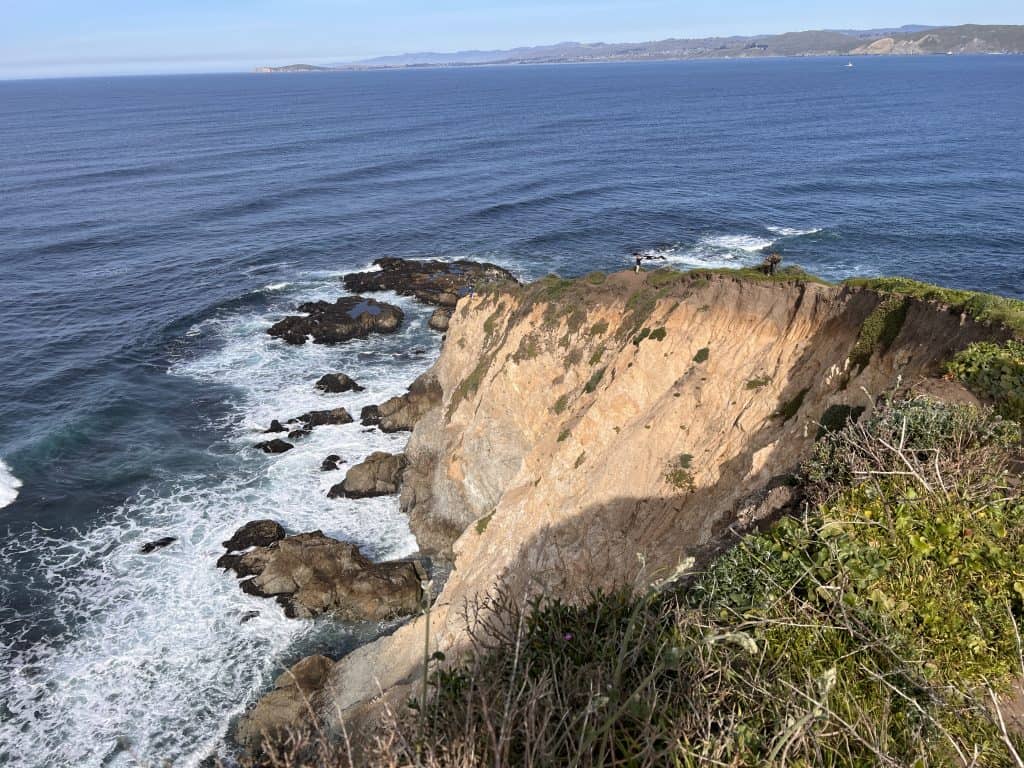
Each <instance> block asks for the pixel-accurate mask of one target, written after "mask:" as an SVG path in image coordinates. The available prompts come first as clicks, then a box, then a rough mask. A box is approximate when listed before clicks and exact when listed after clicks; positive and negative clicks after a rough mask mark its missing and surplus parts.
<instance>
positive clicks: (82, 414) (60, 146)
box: [0, 56, 1024, 768]
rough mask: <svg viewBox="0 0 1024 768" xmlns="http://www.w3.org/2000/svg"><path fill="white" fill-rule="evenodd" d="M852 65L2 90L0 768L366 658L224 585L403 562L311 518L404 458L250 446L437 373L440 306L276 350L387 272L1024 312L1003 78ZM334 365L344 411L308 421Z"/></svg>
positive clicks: (204, 738)
mask: <svg viewBox="0 0 1024 768" xmlns="http://www.w3.org/2000/svg"><path fill="white" fill-rule="evenodd" d="M845 64H846V60H840V59H813V58H812V59H772V60H761V61H756V60H744V61H693V62H666V63H643V64H640V63H628V64H627V63H623V64H601V65H561V66H521V67H479V68H463V69H424V70H410V71H394V72H346V73H336V74H334V73H332V74H304V75H276V76H266V75H263V76H257V75H209V76H181V77H136V78H118V79H77V80H75V79H68V80H49V81H21V82H0V286H2V287H3V302H2V304H0V363H2V370H3V372H4V376H2V377H0V531H2V537H0V764H8V765H18V766H22V765H23V766H39V768H42V767H43V766H47V767H48V768H52V767H53V766H86V767H88V766H97V767H98V766H128V765H135V764H137V763H138V762H140V761H144V760H149V761H152V762H154V763H155V762H157V761H159V760H162V759H171V760H173V761H174V764H175V765H181V766H193V765H197V764H198V763H199V762H201V761H202V760H203V759H204V758H205V757H207V756H208V755H210V754H217V753H220V754H226V752H225V750H226V749H227V748H226V747H225V742H224V736H225V734H226V732H227V730H228V729H229V727H230V724H231V722H232V719H233V718H234V717H236V716H237V715H238V714H239V713H241V712H242V711H244V710H245V709H246V707H248V706H249V705H251V704H252V702H253V701H255V699H256V697H257V696H258V695H259V694H260V693H261V692H262V691H264V690H266V688H267V686H268V685H269V684H270V683H271V681H272V680H273V678H274V676H275V675H276V674H277V673H279V672H280V671H281V670H282V669H283V667H284V666H285V665H287V664H289V663H292V662H294V661H295V660H296V659H297V658H299V657H301V656H302V655H304V654H306V653H309V652H313V651H319V652H326V653H329V654H331V655H334V656H335V657H336V656H338V655H340V654H342V653H344V652H345V651H346V650H348V649H350V648H352V647H354V646H355V645H356V644H358V643H359V642H362V641H364V640H365V639H366V638H367V637H370V636H372V635H373V634H374V633H375V632H379V631H381V630H382V629H383V630H385V631H386V629H387V627H384V628H381V627H376V626H350V625H341V624H339V623H337V622H332V621H329V620H318V621H315V622H302V621H294V620H289V619H286V618H284V616H283V615H282V613H281V611H280V609H279V608H278V607H277V606H276V605H275V604H274V603H273V602H271V601H262V600H259V599H257V598H253V597H248V596H246V595H244V594H242V592H241V591H240V590H239V589H238V587H237V585H236V583H235V581H234V579H233V578H232V577H230V576H228V575H224V574H222V573H221V572H220V571H218V570H217V569H216V568H215V567H214V561H215V559H216V557H217V556H218V555H219V554H220V553H221V551H222V549H221V547H220V542H221V541H222V540H223V539H225V538H227V536H228V535H230V534H231V532H232V531H233V530H234V529H235V528H236V527H237V526H239V525H240V524H242V523H244V522H246V521H247V520H250V519H254V518H260V517H272V518H275V519H277V520H279V521H281V522H282V523H283V524H284V525H285V526H286V527H287V528H288V529H289V530H291V531H294V532H298V531H307V530H314V529H322V530H323V531H324V532H325V533H327V534H329V535H333V536H337V537H341V538H344V539H346V540H349V541H353V542H355V543H357V544H359V545H360V546H361V547H363V548H364V550H365V551H366V552H367V554H369V555H371V556H372V557H375V558H392V557H399V556H404V555H409V554H412V553H413V552H415V551H416V544H415V540H414V539H413V537H412V536H411V534H410V532H409V528H408V525H407V523H406V521H405V519H404V518H403V516H402V515H401V514H400V512H399V510H398V504H397V500H395V499H393V498H385V499H373V500H361V501H354V500H329V499H327V497H326V489H327V488H328V487H329V486H330V485H331V484H333V483H334V482H338V481H339V480H340V477H339V476H338V475H337V474H336V473H322V472H320V470H319V466H320V462H321V461H322V459H323V458H324V457H325V456H326V455H328V454H330V453H338V454H341V455H342V456H343V457H345V458H346V459H347V460H348V461H349V463H350V464H351V463H354V462H355V461H358V460H359V459H361V458H362V457H363V456H365V455H366V454H368V453H370V452H371V451H373V450H390V451H398V450H401V448H402V445H403V443H404V441H405V438H406V436H404V435H401V434H399V435H385V434H382V433H380V432H366V431H364V430H363V428H362V427H361V426H360V425H359V424H358V423H356V424H352V425H347V426H332V427H322V428H319V429H317V430H316V431H315V432H314V433H313V435H312V436H310V437H309V438H306V439H305V440H303V441H301V442H299V443H298V444H297V445H298V447H297V448H296V450H293V451H291V452H289V453H287V454H284V455H281V456H266V455H264V454H262V453H260V452H259V451H256V450H255V449H254V448H253V444H254V443H255V442H257V441H258V440H259V439H261V430H263V429H265V428H266V427H267V425H268V424H269V422H270V420H271V419H273V418H288V417H292V416H297V415H299V414H300V413H303V412H304V411H307V410H310V409H313V408H326V407H333V406H336V405H344V406H345V407H346V408H348V409H349V410H350V411H355V412H358V410H359V408H360V407H361V406H362V405H366V404H369V403H376V402H380V401H382V400H383V399H385V398H387V397H389V396H391V395H394V394H398V393H400V392H401V391H403V390H404V388H405V386H406V385H407V384H408V383H410V382H411V381H412V379H413V378H415V376H416V375H418V374H419V373H420V372H422V371H424V370H425V369H426V368H427V367H428V366H429V365H430V364H431V362H432V361H433V359H435V358H436V355H437V353H438V336H437V335H436V334H434V333H433V332H431V331H429V330H428V329H427V327H426V320H427V317H428V316H429V309H428V308H426V307H422V306H417V305H416V304H415V303H413V302H411V301H408V300H406V299H397V298H396V297H394V296H388V295H384V296H383V297H381V298H385V299H387V300H392V301H396V302H397V303H399V304H400V305H401V306H402V307H403V308H404V309H405V310H406V311H407V322H406V324H405V326H404V328H403V330H402V331H401V332H400V333H399V334H397V335H395V336H380V337H372V338H370V339H367V340H363V341H354V342H351V343H348V344H345V345H340V346H336V347H324V346H319V345H308V344H307V345H305V346H302V347H289V346H287V345H285V344H283V343H282V342H280V341H277V340H275V339H271V338H270V337H269V336H267V334H266V333H265V330H266V329H267V327H269V325H270V324H271V322H273V321H274V320H276V319H279V318H280V317H281V316H283V315H284V314H285V313H287V312H288V311H289V310H291V309H293V308H294V306H295V305H296V304H297V303H298V302H300V301H304V300H309V299H316V298H324V299H333V298H335V297H337V296H340V295H342V294H343V293H344V291H343V289H342V287H341V285H340V283H339V280H338V277H339V275H341V274H344V273H345V272H348V271H352V270H358V269H364V268H367V267H369V265H370V264H371V263H372V261H373V259H375V258H377V257H380V256H401V257H408V258H420V257H431V258H443V259H453V258H471V259H481V260H486V261H492V262H495V263H498V264H501V265H503V266H506V267H508V268H509V269H511V270H513V271H514V272H515V273H517V274H518V275H520V276H521V277H522V278H524V279H530V278H535V277H539V276H542V275H544V274H546V273H549V272H557V273H559V274H562V275H567V276H571V275H578V274H581V273H585V272H588V271H591V270H597V269H602V270H614V269H618V268H625V267H628V266H629V265H630V263H631V262H630V260H629V254H630V252H631V251H633V250H634V249H641V250H645V251H649V252H651V254H652V255H658V256H662V257H664V259H665V263H667V264H670V265H673V266H677V267H696V266H732V265H735V266H741V265H747V264H752V263H757V262H759V261H760V259H761V258H762V254H763V253H764V251H765V249H768V248H771V249H774V250H777V251H778V252H780V253H781V254H782V255H783V257H784V264H792V263H796V264H799V265H801V266H803V267H804V268H806V269H808V270H810V271H812V272H815V273H817V274H819V275H821V276H823V277H826V278H834V279H839V278H844V277H848V276H853V275H878V274H900V275H907V276H910V277H915V278H919V279H924V280H929V281H932V282H938V283H942V284H944V285H950V286H956V287H964V288H972V289H983V290H987V291H993V292H997V293H1001V294H1005V295H1010V296H1018V297H1020V296H1024V280H1022V277H1024V131H1022V130H1021V125H1022V124H1024V57H996V56H989V57H922V58H878V59H860V58H858V59H856V61H855V66H854V67H853V68H847V67H846V66H845ZM330 371H344V372H346V373H348V374H350V375H351V376H353V377H354V378H355V379H357V380H358V381H359V382H360V383H361V384H363V385H364V386H365V387H366V391H365V392H362V393H348V394H344V395H323V394H320V393H318V392H316V391H315V390H314V389H313V386H312V385H313V382H314V381H315V380H316V379H317V378H318V377H319V376H320V375H321V374H323V373H326V372H330ZM162 536H173V537H176V538H177V541H176V542H175V543H174V544H172V545H171V546H169V547H167V548H166V549H162V550H159V551H157V552H154V553H152V554H148V555H143V554H141V553H140V552H139V547H140V546H141V545H142V544H143V543H145V542H147V541H151V540H154V539H158V538H160V537H162ZM253 610H256V611H259V616H258V617H256V618H255V619H253V620H252V621H246V622H244V623H242V622H241V618H242V617H243V616H244V615H245V614H246V613H247V612H249V611H253Z"/></svg>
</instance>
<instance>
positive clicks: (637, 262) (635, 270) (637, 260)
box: [633, 251, 644, 275]
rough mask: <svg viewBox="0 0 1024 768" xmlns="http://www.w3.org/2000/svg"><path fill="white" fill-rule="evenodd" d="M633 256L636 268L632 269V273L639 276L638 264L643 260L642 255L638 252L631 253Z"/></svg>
mask: <svg viewBox="0 0 1024 768" xmlns="http://www.w3.org/2000/svg"><path fill="white" fill-rule="evenodd" d="M633 256H634V257H635V258H636V267H634V268H633V271H634V272H635V273H636V274H638V275H639V274H640V264H641V262H642V261H643V260H644V255H643V254H642V253H641V252H640V251H633Z"/></svg>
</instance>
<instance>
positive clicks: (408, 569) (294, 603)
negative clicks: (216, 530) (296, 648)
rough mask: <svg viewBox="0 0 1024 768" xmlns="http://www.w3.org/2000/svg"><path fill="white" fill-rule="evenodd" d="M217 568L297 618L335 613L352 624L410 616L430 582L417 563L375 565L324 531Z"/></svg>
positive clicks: (254, 551) (257, 550)
mask: <svg viewBox="0 0 1024 768" xmlns="http://www.w3.org/2000/svg"><path fill="white" fill-rule="evenodd" d="M217 564H218V565H219V566H220V567H222V568H228V569H230V570H233V571H234V572H235V573H236V574H237V575H238V576H239V577H240V578H243V579H245V580H244V581H242V582H241V587H242V590H243V591H244V592H246V593H248V594H250V595H256V596H258V597H275V598H277V601H278V602H279V603H280V604H281V605H282V606H283V607H284V611H285V614H286V615H287V616H289V617H292V618H312V617H313V616H318V615H320V614H323V613H332V614H335V615H337V616H338V617H339V618H343V619H348V620H352V621H364V620H369V621H382V620H384V619H389V618H392V617H394V616H402V615H405V614H409V613H412V612H413V611H415V610H416V608H417V607H418V606H419V602H420V582H421V581H422V580H423V579H424V578H425V577H424V573H423V571H422V570H421V568H420V567H419V565H418V564H417V563H415V562H411V561H396V562H389V563H373V562H371V561H370V560H368V559H367V558H366V557H364V556H363V555H362V553H360V551H359V548H358V547H357V546H355V545H354V544H349V543H348V542H343V541H337V540H336V539H331V538H329V537H327V536H325V535H324V534H323V533H322V532H320V531H314V532H312V533H300V534H298V535H296V536H287V537H285V538H283V539H280V540H278V541H275V542H273V543H272V544H270V545H268V546H265V547H256V548H255V549H252V550H250V551H248V552H246V553H245V554H243V555H230V554H229V555H225V556H223V557H221V559H220V560H219V561H218V563H217ZM250 576H251V577H252V578H246V577H250Z"/></svg>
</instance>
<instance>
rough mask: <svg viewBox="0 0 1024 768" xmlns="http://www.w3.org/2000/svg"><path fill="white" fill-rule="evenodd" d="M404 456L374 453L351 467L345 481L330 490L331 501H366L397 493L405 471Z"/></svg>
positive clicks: (381, 452)
mask: <svg viewBox="0 0 1024 768" xmlns="http://www.w3.org/2000/svg"><path fill="white" fill-rule="evenodd" d="M405 465H406V461H405V456H403V455H402V454H398V455H393V454H390V453H384V452H383V451H375V452H374V453H371V454H370V455H369V456H368V457H367V458H366V459H364V460H363V461H361V462H360V463H359V464H356V465H355V466H354V467H352V468H351V469H350V470H349V471H348V473H346V475H345V479H344V480H343V481H342V482H340V483H338V484H337V485H336V486H334V487H333V488H331V490H330V492H328V494H327V495H328V496H330V497H331V498H332V499H335V498H342V497H344V498H347V499H366V498H370V497H373V496H390V495H392V494H395V493H398V488H399V484H400V483H401V482H402V473H403V472H404V471H405Z"/></svg>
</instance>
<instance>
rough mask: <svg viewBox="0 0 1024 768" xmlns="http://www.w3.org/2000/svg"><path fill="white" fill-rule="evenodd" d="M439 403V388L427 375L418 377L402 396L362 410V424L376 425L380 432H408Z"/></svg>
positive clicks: (435, 381) (434, 380)
mask: <svg viewBox="0 0 1024 768" xmlns="http://www.w3.org/2000/svg"><path fill="white" fill-rule="evenodd" d="M440 402H441V387H440V385H439V384H438V383H437V379H436V378H434V377H433V376H431V375H430V374H429V373H427V374H424V375H423V376H420V377H419V378H418V379H416V381H414V382H413V383H412V386H410V387H409V391H408V392H406V393H405V394H404V395H399V396H398V397H392V398H391V399H390V400H386V401H384V402H383V403H381V404H380V405H379V406H375V407H376V410H375V411H374V410H372V408H373V407H374V406H368V407H369V408H371V410H366V409H364V412H365V417H366V418H364V420H363V423H364V424H367V423H369V424H377V425H379V426H380V429H381V431H382V432H408V431H411V430H412V429H413V427H415V426H416V423H417V422H418V421H419V420H420V419H421V418H423V416H424V414H426V413H428V412H429V411H430V410H431V409H432V408H436V407H437V405H438V404H439V403H440Z"/></svg>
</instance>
